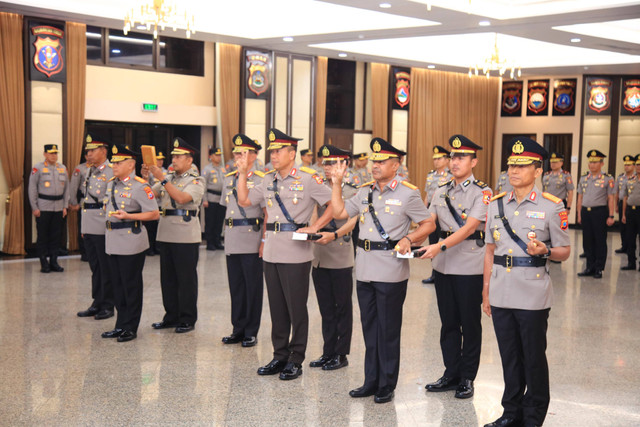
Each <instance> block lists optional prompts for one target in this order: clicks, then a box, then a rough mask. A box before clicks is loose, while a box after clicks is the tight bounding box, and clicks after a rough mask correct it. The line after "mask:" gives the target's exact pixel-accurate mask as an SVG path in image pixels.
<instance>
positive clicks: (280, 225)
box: [267, 222, 307, 232]
mask: <svg viewBox="0 0 640 427" xmlns="http://www.w3.org/2000/svg"><path fill="white" fill-rule="evenodd" d="M306 226H307V224H296V223H291V222H268V223H267V231H275V232H278V231H296V230H298V229H299V228H303V227H306Z"/></svg>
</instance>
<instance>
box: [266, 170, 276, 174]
mask: <svg viewBox="0 0 640 427" xmlns="http://www.w3.org/2000/svg"><path fill="white" fill-rule="evenodd" d="M275 171H276V170H275V169H271V170H270V171H269V172H265V173H264V174H265V175H268V174H270V173H274V172H275Z"/></svg>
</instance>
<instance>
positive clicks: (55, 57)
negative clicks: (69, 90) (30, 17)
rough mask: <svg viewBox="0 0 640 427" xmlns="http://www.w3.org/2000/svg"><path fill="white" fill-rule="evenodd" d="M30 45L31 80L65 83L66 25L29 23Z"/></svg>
mask: <svg viewBox="0 0 640 427" xmlns="http://www.w3.org/2000/svg"><path fill="white" fill-rule="evenodd" d="M29 44H30V56H31V66H30V71H31V72H30V77H31V80H43V81H53V82H60V83H64V82H65V80H66V72H65V66H64V64H65V53H64V50H65V49H64V48H65V40H64V24H63V25H58V24H52V23H46V24H44V23H40V22H35V21H29Z"/></svg>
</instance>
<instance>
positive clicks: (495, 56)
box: [469, 33, 522, 79]
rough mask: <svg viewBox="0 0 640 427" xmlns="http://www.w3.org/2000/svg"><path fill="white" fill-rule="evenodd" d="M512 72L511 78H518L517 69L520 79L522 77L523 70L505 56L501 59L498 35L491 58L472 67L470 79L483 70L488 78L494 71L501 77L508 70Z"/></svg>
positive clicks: (470, 68)
mask: <svg viewBox="0 0 640 427" xmlns="http://www.w3.org/2000/svg"><path fill="white" fill-rule="evenodd" d="M509 69H510V70H511V72H510V73H509V75H510V77H511V78H512V79H513V78H515V76H516V69H517V70H518V71H517V75H518V77H520V76H522V69H521V68H520V67H519V66H516V65H515V64H514V63H512V62H511V61H509V60H507V59H506V58H505V57H504V56H502V57H500V51H499V50H498V34H497V33H496V38H495V43H494V45H493V52H492V53H491V56H490V57H489V58H485V60H484V61H483V62H482V63H481V64H476V65H474V66H472V67H469V77H471V76H472V75H473V74H475V75H476V76H477V75H478V73H479V70H482V73H483V74H484V75H485V77H486V78H489V77H490V76H491V72H492V71H497V72H498V74H499V75H500V76H502V75H503V74H504V73H505V72H506V71H507V70H509Z"/></svg>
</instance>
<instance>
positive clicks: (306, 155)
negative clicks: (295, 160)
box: [300, 148, 323, 174]
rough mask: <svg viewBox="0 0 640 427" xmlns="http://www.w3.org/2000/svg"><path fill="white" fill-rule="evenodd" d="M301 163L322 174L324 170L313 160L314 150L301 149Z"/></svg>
mask: <svg viewBox="0 0 640 427" xmlns="http://www.w3.org/2000/svg"><path fill="white" fill-rule="evenodd" d="M300 162H301V163H300V165H301V166H306V167H308V168H311V169H313V170H315V171H316V173H318V174H321V173H322V172H323V170H322V168H321V167H318V166H317V165H316V164H315V163H314V162H313V151H311V150H309V149H306V148H305V149H304V150H300Z"/></svg>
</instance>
